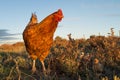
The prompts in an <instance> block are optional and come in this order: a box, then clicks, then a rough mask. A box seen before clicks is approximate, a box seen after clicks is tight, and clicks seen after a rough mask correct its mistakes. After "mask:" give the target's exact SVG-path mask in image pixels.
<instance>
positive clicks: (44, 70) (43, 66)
mask: <svg viewBox="0 0 120 80" xmlns="http://www.w3.org/2000/svg"><path fill="white" fill-rule="evenodd" d="M41 63H42V69H43V72H46V68H45V64H44V61H41Z"/></svg>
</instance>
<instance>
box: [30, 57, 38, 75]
mask: <svg viewBox="0 0 120 80" xmlns="http://www.w3.org/2000/svg"><path fill="white" fill-rule="evenodd" d="M30 57H31V58H32V59H33V64H32V73H34V72H35V71H36V66H35V61H36V59H37V56H36V55H30Z"/></svg>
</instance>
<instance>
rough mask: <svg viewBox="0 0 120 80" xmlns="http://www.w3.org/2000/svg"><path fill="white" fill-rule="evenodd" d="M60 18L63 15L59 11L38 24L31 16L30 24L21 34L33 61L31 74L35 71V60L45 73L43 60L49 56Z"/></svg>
mask: <svg viewBox="0 0 120 80" xmlns="http://www.w3.org/2000/svg"><path fill="white" fill-rule="evenodd" d="M62 18H63V13H62V10H61V9H59V10H58V11H56V12H54V13H52V14H51V15H49V16H47V17H46V18H45V19H43V20H42V21H41V22H40V23H38V20H37V16H36V15H35V14H32V17H31V19H30V22H29V23H28V25H27V26H26V28H25V30H24V32H23V40H24V42H25V46H26V50H27V52H28V53H29V55H30V57H31V58H32V59H33V66H32V72H35V71H36V67H35V61H36V59H37V58H38V59H39V60H40V61H41V63H42V68H43V71H46V68H45V65H44V59H45V58H46V57H47V55H48V54H49V51H50V48H51V46H52V43H53V36H54V32H55V30H56V28H57V26H58V22H60V21H61V20H62Z"/></svg>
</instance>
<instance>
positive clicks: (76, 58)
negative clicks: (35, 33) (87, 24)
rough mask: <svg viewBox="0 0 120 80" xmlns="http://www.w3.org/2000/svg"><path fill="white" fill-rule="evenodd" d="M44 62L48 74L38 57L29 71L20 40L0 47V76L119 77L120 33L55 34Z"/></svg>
mask: <svg viewBox="0 0 120 80" xmlns="http://www.w3.org/2000/svg"><path fill="white" fill-rule="evenodd" d="M45 66H46V68H47V75H44V74H43V71H42V68H41V63H40V62H39V60H37V64H36V67H37V71H36V72H35V73H34V74H32V72H31V68H32V60H31V59H30V58H29V55H28V54H27V53H26V51H25V47H24V44H23V43H16V44H13V45H2V46H1V47H0V79H1V80H113V79H114V80H119V79H120V37H116V36H108V37H105V36H91V37H90V38H89V39H77V40H74V39H72V41H71V40H66V39H62V38H61V37H56V39H55V40H54V43H53V46H52V47H51V51H50V54H49V55H48V57H47V58H46V59H45Z"/></svg>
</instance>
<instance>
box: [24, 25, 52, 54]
mask: <svg viewBox="0 0 120 80" xmlns="http://www.w3.org/2000/svg"><path fill="white" fill-rule="evenodd" d="M23 35H24V36H23V38H24V41H25V45H26V49H27V51H28V52H29V53H44V52H45V51H48V50H49V49H50V47H51V45H52V42H53V34H52V33H46V32H45V31H44V30H43V29H41V28H38V27H36V26H35V27H30V28H27V29H26V30H25V31H24V33H23Z"/></svg>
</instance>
